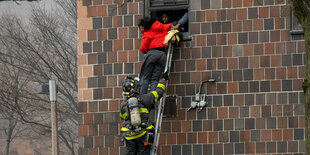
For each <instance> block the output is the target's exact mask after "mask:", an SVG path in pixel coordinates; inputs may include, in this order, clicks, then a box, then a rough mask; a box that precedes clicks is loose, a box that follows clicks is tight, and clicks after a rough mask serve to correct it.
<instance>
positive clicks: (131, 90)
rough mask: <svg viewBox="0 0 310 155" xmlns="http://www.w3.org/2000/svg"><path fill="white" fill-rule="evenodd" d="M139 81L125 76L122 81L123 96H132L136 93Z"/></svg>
mask: <svg viewBox="0 0 310 155" xmlns="http://www.w3.org/2000/svg"><path fill="white" fill-rule="evenodd" d="M138 90H139V81H138V80H136V79H134V78H132V77H129V76H127V77H126V79H125V80H124V82H123V96H124V97H126V98H129V97H132V96H134V95H135V94H137V93H138Z"/></svg>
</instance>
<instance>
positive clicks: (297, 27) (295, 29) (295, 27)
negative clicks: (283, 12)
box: [291, 12, 304, 35]
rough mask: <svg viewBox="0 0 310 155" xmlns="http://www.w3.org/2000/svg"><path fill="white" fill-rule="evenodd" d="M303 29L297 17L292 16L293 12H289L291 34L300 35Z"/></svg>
mask: <svg viewBox="0 0 310 155" xmlns="http://www.w3.org/2000/svg"><path fill="white" fill-rule="evenodd" d="M303 33H304V32H303V29H302V26H301V24H300V23H299V21H298V19H297V18H296V17H295V16H294V12H291V34H293V35H302V34H303Z"/></svg>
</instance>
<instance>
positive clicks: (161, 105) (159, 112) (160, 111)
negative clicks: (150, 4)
mask: <svg viewBox="0 0 310 155" xmlns="http://www.w3.org/2000/svg"><path fill="white" fill-rule="evenodd" d="M173 50H174V44H173V43H171V42H169V44H168V52H167V60H166V66H165V70H164V73H166V72H168V75H169V74H170V66H171V60H172V54H173ZM165 86H166V89H165V93H164V95H163V97H162V98H161V99H160V103H159V105H158V110H157V117H156V127H155V135H154V143H153V145H152V150H151V155H156V154H157V150H158V141H159V136H160V126H161V122H162V118H163V113H164V107H165V101H166V93H167V88H168V80H167V81H166V84H165Z"/></svg>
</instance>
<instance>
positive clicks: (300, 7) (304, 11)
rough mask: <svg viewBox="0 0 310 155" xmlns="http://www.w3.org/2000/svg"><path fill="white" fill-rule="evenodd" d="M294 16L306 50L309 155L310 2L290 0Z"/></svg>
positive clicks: (309, 142) (309, 149)
mask: <svg viewBox="0 0 310 155" xmlns="http://www.w3.org/2000/svg"><path fill="white" fill-rule="evenodd" d="M290 2H291V5H292V8H293V11H294V15H295V16H296V18H297V19H298V21H299V22H300V24H301V26H302V28H303V30H304V36H305V49H306V75H305V80H304V82H303V85H302V87H303V90H304V96H305V97H304V99H305V127H306V129H305V130H306V136H305V141H306V154H310V122H309V121H310V66H309V65H310V48H309V47H310V45H309V44H310V19H309V18H310V17H309V15H310V9H309V8H310V1H309V0H291V1H290Z"/></svg>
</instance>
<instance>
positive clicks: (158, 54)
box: [138, 17, 172, 94]
mask: <svg viewBox="0 0 310 155" xmlns="http://www.w3.org/2000/svg"><path fill="white" fill-rule="evenodd" d="M138 26H139V27H140V29H142V30H141V33H142V35H143V37H142V41H141V47H140V50H141V52H142V53H143V54H145V56H144V61H143V64H142V66H141V71H140V75H139V77H140V85H141V87H140V94H146V93H147V92H148V87H149V84H150V88H151V90H155V89H156V86H157V83H158V81H159V79H160V76H161V74H162V72H163V71H164V69H165V64H166V52H165V48H166V47H167V46H166V45H164V43H163V42H164V40H165V36H166V35H167V33H168V31H169V30H170V28H171V26H172V24H162V23H160V22H159V21H158V20H157V19H156V18H152V19H151V18H149V17H145V18H143V19H141V20H140V22H139V24H138Z"/></svg>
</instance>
